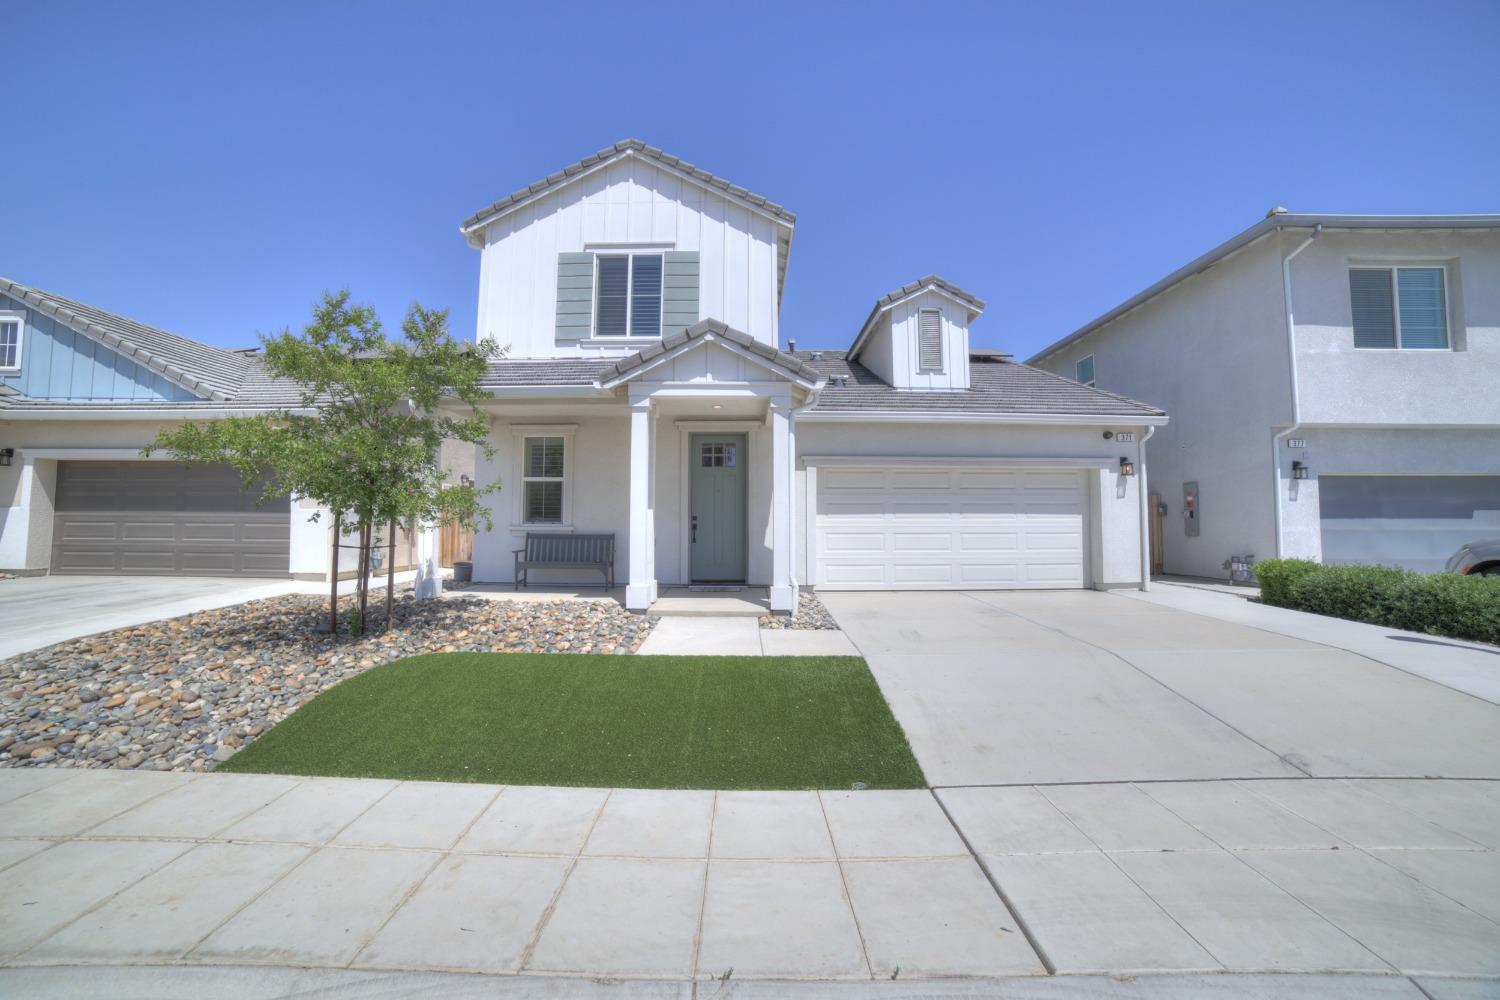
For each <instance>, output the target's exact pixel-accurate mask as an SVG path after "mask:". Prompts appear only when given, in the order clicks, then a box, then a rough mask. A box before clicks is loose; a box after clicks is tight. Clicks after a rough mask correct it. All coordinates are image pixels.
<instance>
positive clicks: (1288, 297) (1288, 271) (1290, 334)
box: [1271, 222, 1323, 559]
mask: <svg viewBox="0 0 1500 1000" xmlns="http://www.w3.org/2000/svg"><path fill="white" fill-rule="evenodd" d="M1322 232H1323V224H1322V223H1321V222H1320V223H1318V224H1317V225H1316V226H1314V227H1313V231H1312V235H1311V236H1309V237H1308V238H1307V239H1305V240H1303V241H1302V242H1301V243H1299V244H1298V245H1297V249H1295V250H1293V251H1292V252H1291V253H1289V254H1287V255H1286V256H1285V257H1283V258H1282V260H1281V295H1282V299H1283V301H1284V302H1285V305H1286V353H1287V363H1288V365H1289V366H1290V372H1291V376H1292V426H1290V427H1288V428H1287V429H1286V430H1284V431H1281V432H1280V433H1278V434H1276V435H1274V436H1273V437H1272V438H1271V488H1272V490H1273V492H1272V494H1271V501H1272V507H1273V508H1274V510H1275V512H1276V558H1277V559H1280V558H1281V555H1282V553H1283V552H1284V551H1285V548H1286V547H1285V546H1284V545H1283V544H1282V539H1281V442H1282V441H1283V440H1285V439H1286V438H1288V437H1290V436H1291V435H1293V434H1295V433H1297V430H1298V429H1299V428H1300V427H1301V426H1302V404H1301V400H1300V399H1299V398H1298V393H1297V319H1296V317H1295V316H1294V315H1293V314H1292V258H1293V257H1295V256H1297V255H1298V254H1299V253H1301V252H1302V251H1304V250H1306V249H1307V248H1308V247H1309V246H1310V245H1312V241H1313V240H1315V239H1317V238H1318V236H1319V235H1320V234H1321V233H1322Z"/></svg>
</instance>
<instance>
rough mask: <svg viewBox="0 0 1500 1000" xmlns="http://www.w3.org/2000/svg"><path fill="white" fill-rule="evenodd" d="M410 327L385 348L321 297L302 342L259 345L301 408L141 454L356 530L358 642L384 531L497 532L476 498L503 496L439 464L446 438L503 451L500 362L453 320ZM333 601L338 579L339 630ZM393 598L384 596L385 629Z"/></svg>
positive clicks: (419, 314) (208, 424)
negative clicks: (492, 392)
mask: <svg viewBox="0 0 1500 1000" xmlns="http://www.w3.org/2000/svg"><path fill="white" fill-rule="evenodd" d="M401 330H402V332H403V333H404V334H405V342H398V341H390V340H387V339H386V337H385V333H384V331H383V329H382V327H381V323H380V319H379V317H377V316H376V315H375V311H374V310H373V309H371V308H370V307H369V306H362V305H351V304H350V302H349V292H348V291H347V290H345V291H341V292H339V293H338V294H336V295H334V294H328V293H325V294H324V295H323V300H322V301H321V302H320V303H318V305H317V306H315V307H314V309H313V319H312V323H311V324H309V325H308V326H307V328H306V329H305V330H304V331H303V333H302V335H301V336H300V337H299V336H296V335H294V334H292V332H291V331H290V330H283V331H282V332H281V333H280V334H277V335H276V336H273V337H262V338H261V341H262V343H263V345H264V348H265V355H264V356H265V364H266V368H267V369H268V370H269V371H270V372H271V373H272V374H274V375H276V376H278V377H281V378H287V379H292V380H295V381H296V382H297V383H299V384H300V385H301V387H302V407H301V408H300V409H299V410H295V411H294V410H280V411H277V412H274V413H269V414H261V415H256V416H250V417H224V418H220V419H216V420H210V421H205V422H202V423H198V422H188V423H185V424H182V425H181V426H179V427H176V428H173V429H170V430H164V431H162V432H161V433H160V434H158V435H157V436H156V440H155V441H154V442H152V444H151V445H149V446H148V447H147V448H146V449H145V453H146V454H148V455H149V454H150V453H151V452H152V451H156V450H161V451H165V452H167V453H168V454H170V455H171V456H172V457H173V458H176V459H179V460H180V461H184V462H223V463H227V464H229V465H232V466H234V467H235V468H236V469H238V470H239V472H240V474H241V475H242V476H243V477H244V480H245V485H246V488H247V489H248V488H250V486H251V484H252V483H254V482H255V481H256V480H257V479H259V478H260V477H261V476H266V477H267V478H266V480H265V486H264V489H263V492H262V496H261V499H262V500H264V499H267V498H269V497H275V496H286V495H288V494H292V495H295V496H298V497H307V498H309V499H312V500H315V501H317V502H318V504H319V505H321V506H323V507H327V508H328V509H329V511H330V512H332V514H333V518H334V544H335V545H337V544H338V543H339V540H340V538H341V535H342V532H343V530H344V529H346V528H347V527H348V526H349V525H351V524H352V525H354V528H355V533H356V535H357V537H358V550H359V562H358V569H359V578H358V585H357V591H356V593H357V600H356V604H355V611H354V612H353V613H352V614H351V616H350V631H351V632H353V633H354V634H356V635H357V634H360V633H361V632H362V631H363V630H364V627H365V622H366V621H367V618H366V611H367V608H368V604H369V572H370V562H371V560H370V556H371V546H372V542H373V540H374V537H375V532H376V530H377V529H378V528H380V527H381V526H385V527H386V529H387V530H388V531H390V532H392V533H394V530H395V526H396V524H397V523H401V524H406V525H408V526H413V527H415V526H417V525H421V524H423V523H428V524H431V523H437V522H441V521H456V522H458V523H460V524H462V525H463V526H465V527H468V528H473V527H474V526H475V525H476V524H478V523H483V524H484V526H485V527H486V528H489V527H490V526H491V519H490V516H489V512H488V510H487V509H486V508H485V507H484V506H483V505H482V504H481V503H480V498H481V497H482V496H483V495H484V494H486V493H489V492H491V491H493V490H498V489H499V488H500V484H499V483H492V484H490V485H488V486H485V487H482V488H481V487H476V486H465V485H451V484H448V483H445V482H444V470H443V469H442V467H441V464H440V461H439V451H440V449H441V447H442V444H443V441H444V440H448V439H453V440H458V441H463V442H467V443H469V444H473V445H476V446H478V447H479V448H480V449H482V450H483V451H484V453H485V454H486V455H489V454H492V453H493V450H492V449H491V448H490V446H489V442H488V432H489V422H488V420H487V419H486V417H485V416H484V414H483V413H482V412H481V411H480V409H479V407H478V405H477V404H478V402H479V400H481V399H483V398H486V397H488V395H489V394H488V393H486V392H485V391H484V390H483V389H481V388H480V386H479V382H480V379H481V377H482V376H483V375H484V372H485V366H486V363H487V361H488V360H489V359H490V358H491V357H492V356H494V355H495V354H496V353H497V352H496V350H495V347H494V345H493V343H491V342H489V341H483V342H481V343H479V344H477V345H475V344H459V343H456V342H454V341H453V340H452V339H451V338H450V337H449V335H448V313H447V311H446V310H428V309H424V308H422V307H421V306H419V305H416V304H413V305H412V307H411V308H410V310H408V311H407V314H406V319H405V321H404V322H403V323H402V324H401ZM313 518H314V519H316V518H317V515H316V514H314V515H313ZM336 551H337V550H336V549H335V552H336ZM388 570H389V567H388ZM337 594H338V584H337V581H336V580H335V582H334V584H333V587H332V595H331V597H330V601H331V607H330V608H329V615H330V617H329V621H330V623H331V625H332V628H333V630H334V631H335V632H336V631H337V630H338V599H337ZM391 601H392V597H391V594H390V593H389V589H388V590H387V594H386V627H387V628H389V627H390V611H391Z"/></svg>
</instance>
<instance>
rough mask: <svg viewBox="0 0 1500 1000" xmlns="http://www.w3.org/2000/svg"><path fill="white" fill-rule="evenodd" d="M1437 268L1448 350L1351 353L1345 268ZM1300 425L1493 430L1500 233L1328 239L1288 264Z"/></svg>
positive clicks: (1499, 335) (1499, 361) (1499, 338)
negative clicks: (1443, 275) (1443, 282)
mask: <svg viewBox="0 0 1500 1000" xmlns="http://www.w3.org/2000/svg"><path fill="white" fill-rule="evenodd" d="M1398 264H1416V265H1423V266H1437V265H1441V266H1443V267H1445V268H1446V270H1447V277H1448V296H1447V297H1448V307H1449V323H1448V325H1449V340H1450V349H1449V350H1366V349H1360V350H1356V349H1355V347H1354V326H1353V319H1352V316H1351V306H1350V298H1349V269H1350V268H1351V267H1360V266H1367V267H1369V266H1373V267H1380V266H1392V265H1398ZM1292 302H1293V306H1294V309H1295V314H1296V317H1297V374H1298V383H1299V386H1300V393H1301V404H1302V419H1303V421H1304V422H1306V423H1340V424H1351V423H1373V424H1386V425H1392V424H1396V425H1399V424H1442V425H1454V424H1492V425H1495V424H1500V391H1497V389H1496V376H1497V375H1500V233H1496V232H1493V231H1455V232H1447V233H1428V232H1415V233H1405V232H1385V233H1370V232H1330V233H1324V234H1323V235H1322V236H1320V237H1318V238H1317V239H1316V240H1315V241H1314V242H1313V243H1312V245H1311V246H1309V247H1308V248H1307V249H1306V250H1305V251H1303V252H1302V253H1301V254H1299V255H1298V256H1297V257H1296V259H1295V260H1293V262H1292Z"/></svg>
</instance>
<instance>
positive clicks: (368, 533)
mask: <svg viewBox="0 0 1500 1000" xmlns="http://www.w3.org/2000/svg"><path fill="white" fill-rule="evenodd" d="M374 541H375V524H374V522H372V521H366V522H365V532H364V535H363V537H362V539H361V542H362V545H363V548H364V557H365V561H364V565H363V566H361V567H360V573H359V624H360V630H361V632H366V631H369V621H370V568H371V567H370V556H371V554H372V553H371V549H372V548H373V546H374Z"/></svg>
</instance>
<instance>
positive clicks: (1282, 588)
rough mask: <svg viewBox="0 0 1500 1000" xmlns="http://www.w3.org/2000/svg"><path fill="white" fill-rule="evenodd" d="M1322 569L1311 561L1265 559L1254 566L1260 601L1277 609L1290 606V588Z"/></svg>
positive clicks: (1321, 565)
mask: <svg viewBox="0 0 1500 1000" xmlns="http://www.w3.org/2000/svg"><path fill="white" fill-rule="evenodd" d="M1322 568H1323V564H1322V563H1315V562H1313V561H1312V560H1311V559H1266V560H1264V561H1262V562H1258V563H1256V564H1255V565H1254V569H1255V579H1256V580H1257V581H1259V583H1260V599H1261V600H1262V601H1265V602H1266V603H1267V604H1274V605H1276V606H1277V607H1278V608H1289V607H1291V606H1292V586H1293V584H1295V583H1296V582H1297V581H1298V580H1300V579H1302V578H1303V577H1304V576H1306V575H1307V574H1309V573H1313V572H1316V571H1318V570H1320V569H1322Z"/></svg>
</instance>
